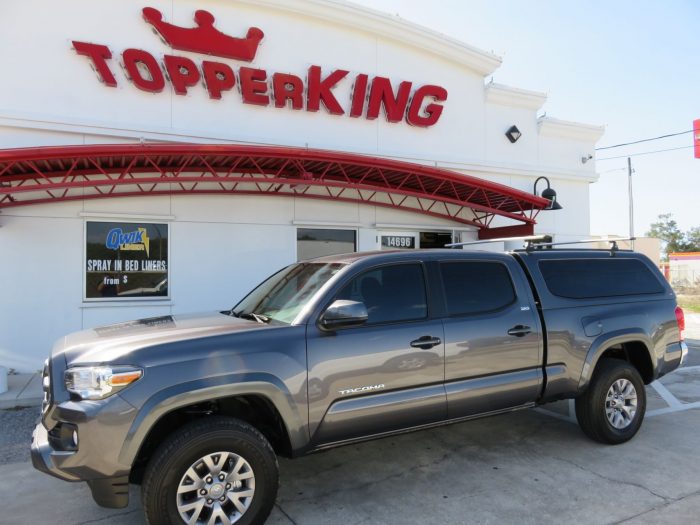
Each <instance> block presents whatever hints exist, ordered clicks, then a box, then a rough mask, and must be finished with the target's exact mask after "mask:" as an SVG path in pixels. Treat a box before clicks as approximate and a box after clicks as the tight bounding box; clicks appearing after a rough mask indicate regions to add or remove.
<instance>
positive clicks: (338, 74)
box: [306, 66, 348, 115]
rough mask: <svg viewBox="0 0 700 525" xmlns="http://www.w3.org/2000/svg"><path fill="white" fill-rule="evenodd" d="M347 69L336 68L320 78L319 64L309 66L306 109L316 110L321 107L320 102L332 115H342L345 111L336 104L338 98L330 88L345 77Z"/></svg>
mask: <svg viewBox="0 0 700 525" xmlns="http://www.w3.org/2000/svg"><path fill="white" fill-rule="evenodd" d="M347 74H348V71H345V70H344V69H336V70H335V71H333V73H331V74H330V75H328V76H327V77H326V78H324V79H323V80H321V68H320V67H319V66H311V67H310V68H309V85H308V87H307V94H306V95H307V102H306V110H307V111H318V109H319V108H320V107H321V102H323V105H324V106H326V109H327V110H328V112H329V113H331V114H333V115H343V114H345V112H344V111H343V108H342V107H341V106H340V104H338V100H337V99H336V98H335V96H334V95H333V92H332V91H331V89H333V88H334V87H335V85H336V84H337V83H338V82H340V81H341V80H343V79H344V78H345V75H347Z"/></svg>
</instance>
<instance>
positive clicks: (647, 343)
mask: <svg viewBox="0 0 700 525" xmlns="http://www.w3.org/2000/svg"><path fill="white" fill-rule="evenodd" d="M632 341H641V342H642V343H644V347H645V348H646V349H647V352H648V354H649V358H650V359H651V362H652V366H653V368H654V377H656V375H657V373H658V369H659V367H658V363H657V360H656V358H655V357H654V355H653V354H652V350H651V349H652V348H654V343H653V342H652V340H651V338H650V337H649V336H648V335H647V334H646V333H645V332H644V331H643V330H642V329H641V328H626V329H623V330H615V331H612V332H608V333H605V334H602V335H600V336H599V337H597V338H596V339H595V340H594V341H593V343H592V344H591V346H590V348H589V349H588V353H587V354H586V360H585V361H584V364H583V369H582V370H581V378H580V379H579V383H578V392H579V393H581V392H582V391H583V390H585V389H586V388H587V387H588V384H589V383H590V381H591V377H592V376H593V371H594V370H595V368H596V366H597V365H598V361H599V360H600V356H602V355H603V354H604V353H605V351H606V350H607V349H608V348H610V347H611V346H614V345H618V344H621V343H629V342H632Z"/></svg>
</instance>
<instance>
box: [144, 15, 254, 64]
mask: <svg viewBox="0 0 700 525" xmlns="http://www.w3.org/2000/svg"><path fill="white" fill-rule="evenodd" d="M143 18H144V19H145V20H146V22H148V23H149V24H151V25H152V26H153V29H154V30H155V31H156V32H157V33H158V34H159V35H160V36H161V38H162V39H163V40H164V41H165V43H166V44H168V45H170V46H172V47H173V49H179V50H180V51H194V52H195V53H204V54H207V55H216V56H220V57H225V58H235V59H237V60H245V61H246V62H250V61H251V60H253V59H254V58H255V53H256V52H257V50H258V45H259V44H260V41H261V40H262V39H263V36H265V35H264V33H263V32H262V31H261V30H260V29H258V28H257V27H251V28H250V29H248V33H247V34H246V38H235V37H232V36H228V35H226V34H224V33H222V32H221V31H219V30H218V29H216V28H215V27H214V15H212V14H211V13H210V12H209V11H204V10H201V9H200V10H199V11H197V12H195V14H194V21H195V22H196V24H197V27H178V26H176V25H173V24H169V23H167V22H164V21H163V13H161V12H160V11H158V10H157V9H154V8H153V7H144V8H143Z"/></svg>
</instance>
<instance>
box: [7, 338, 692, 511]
mask: <svg viewBox="0 0 700 525" xmlns="http://www.w3.org/2000/svg"><path fill="white" fill-rule="evenodd" d="M660 383H661V384H660V385H659V384H656V385H652V386H650V387H648V398H649V407H648V414H647V419H646V420H645V422H644V425H643V426H642V429H641V431H640V433H639V434H638V435H637V436H636V437H635V438H634V439H633V440H632V441H631V442H629V443H627V444H624V445H620V446H615V447H612V446H605V445H600V444H597V443H594V442H592V441H590V440H589V439H587V438H586V437H585V436H584V435H583V434H582V433H581V431H580V430H579V428H578V426H577V425H576V424H575V423H574V422H573V421H572V418H571V415H570V414H569V413H568V409H569V404H568V402H560V403H556V404H552V405H546V406H545V407H542V408H539V409H533V410H527V411H523V412H517V413H513V414H509V415H502V416H497V417H491V418H486V419H481V420H476V421H471V422H468V423H462V424H457V425H451V426H447V427H442V428H438V429H434V430H428V431H422V432H415V433H412V434H406V435H403V436H399V437H394V438H386V439H382V440H377V441H373V442H368V443H364V444H360V445H354V446H347V447H342V448H338V449H335V450H329V451H327V452H323V453H319V454H314V455H311V456H308V457H304V458H300V459H296V460H281V461H280V470H281V479H280V492H279V496H278V499H277V504H276V506H275V509H274V511H273V514H272V516H271V517H270V519H269V520H268V524H270V525H289V524H296V525H315V524H338V523H344V524H347V525H354V524H357V525H359V524H406V523H424V522H425V523H441V524H442V523H444V524H467V523H469V524H471V523H475V524H476V523H478V524H491V523H493V524H497V523H498V524H502V523H516V522H517V523H518V524H530V523H532V524H535V523H537V524H541V523H586V524H588V523H593V524H598V523H601V524H613V523H626V524H627V523H629V524H652V523H653V524H665V523H668V524H676V523H697V520H698V516H699V515H700V454H698V445H700V441H699V440H698V436H699V435H700V410H699V409H698V408H700V340H696V341H691V353H690V358H689V360H688V362H687V364H686V366H685V367H684V368H683V369H681V370H679V371H677V372H674V373H673V374H670V375H669V376H667V377H665V378H663V379H662V380H661V382H660ZM37 411H38V409H36V408H32V409H25V410H17V411H1V412H0V451H1V453H0V454H1V455H0V491H1V492H2V494H4V503H3V505H2V513H0V523H3V524H4V523H7V524H35V523H44V522H45V521H47V520H50V521H51V522H52V523H57V524H79V525H87V524H92V523H99V524H105V525H127V524H129V525H143V524H144V523H145V521H144V519H143V517H142V513H141V507H140V501H139V500H140V494H139V490H138V487H132V491H131V504H130V506H129V507H128V508H126V509H121V510H108V509H101V508H99V507H97V506H96V505H95V504H94V503H93V501H92V498H91V496H90V492H89V490H88V488H87V486H86V485H85V484H83V483H67V482H63V481H60V480H57V479H54V478H51V477H49V476H46V475H44V474H41V473H39V472H37V471H35V470H33V469H32V467H31V465H30V463H29V461H28V447H29V434H30V430H31V427H32V425H33V422H34V421H35V419H36V416H37Z"/></svg>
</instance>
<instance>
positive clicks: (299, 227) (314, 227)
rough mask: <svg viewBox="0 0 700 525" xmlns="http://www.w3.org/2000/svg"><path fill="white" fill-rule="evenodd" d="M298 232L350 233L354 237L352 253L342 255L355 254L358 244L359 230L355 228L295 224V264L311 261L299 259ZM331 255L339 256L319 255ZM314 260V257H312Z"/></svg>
mask: <svg viewBox="0 0 700 525" xmlns="http://www.w3.org/2000/svg"><path fill="white" fill-rule="evenodd" d="M299 230H331V231H344V232H352V233H353V236H354V241H353V245H354V248H353V251H352V252H344V253H357V251H358V247H359V244H360V230H359V228H358V227H355V226H340V225H333V224H329V225H327V226H325V225H316V224H314V225H306V224H295V225H294V259H295V261H296V262H298V263H299V262H307V261H311V260H313V259H303V260H302V259H299ZM333 255H340V254H332V255H321V256H320V257H329V256H330V257H332V256H333ZM314 258H316V257H314Z"/></svg>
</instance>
